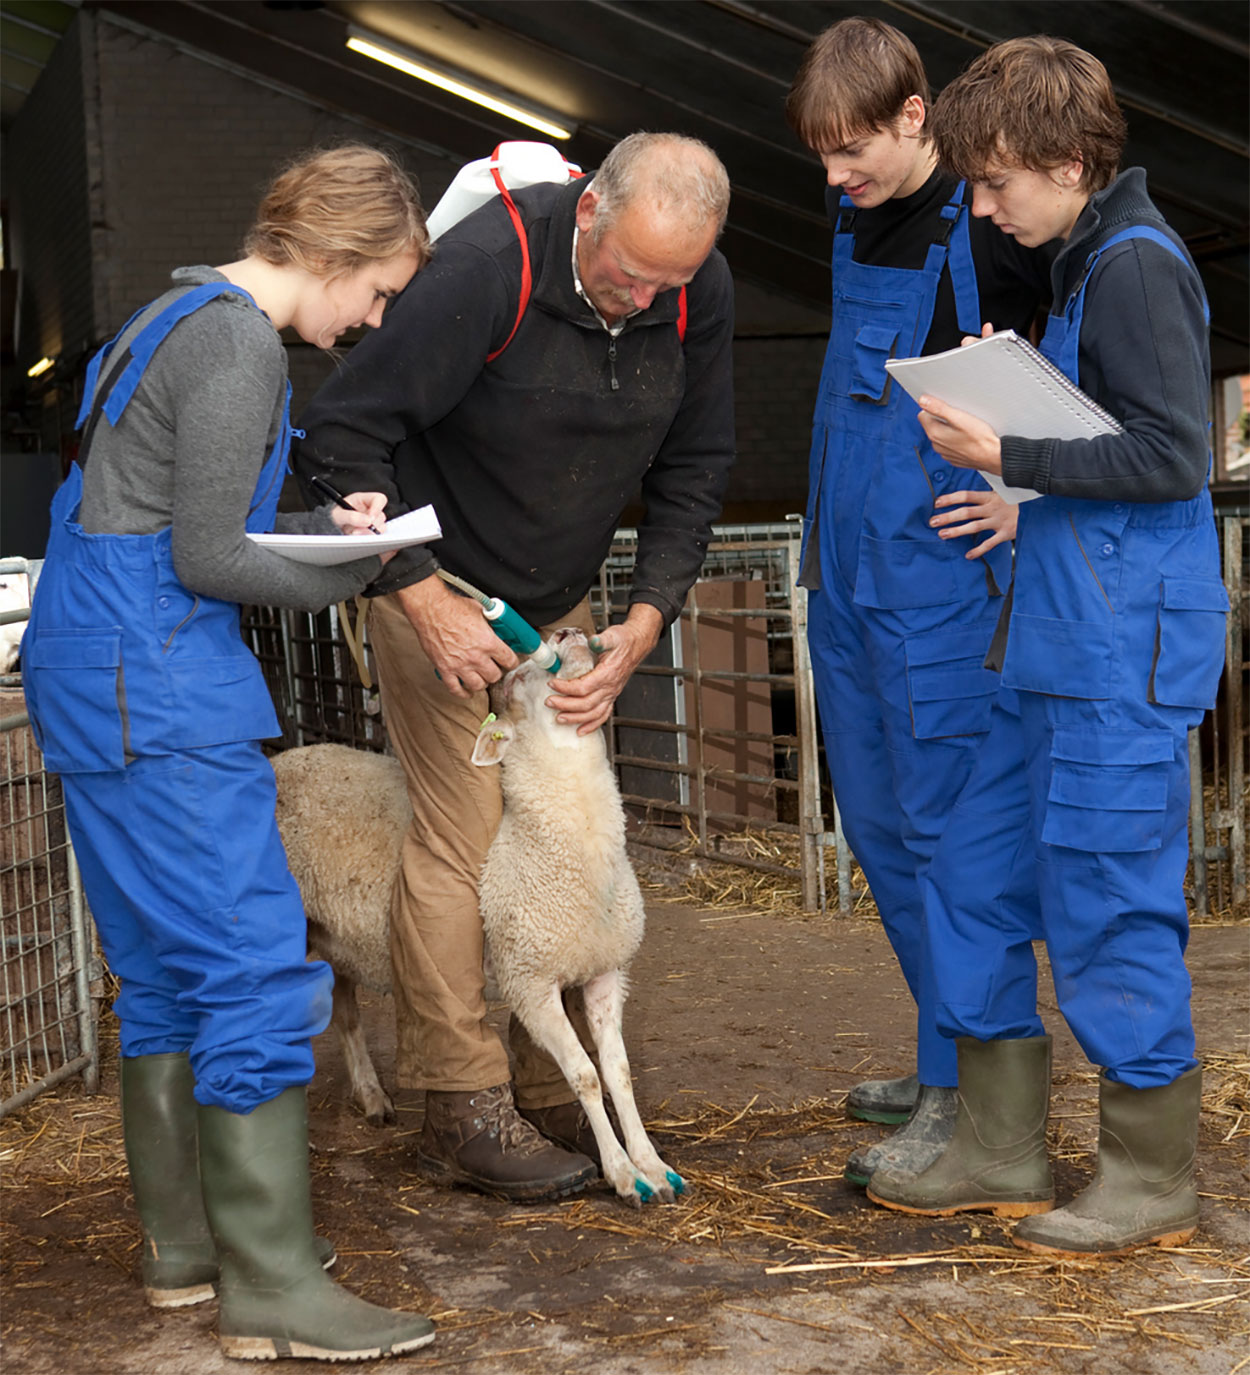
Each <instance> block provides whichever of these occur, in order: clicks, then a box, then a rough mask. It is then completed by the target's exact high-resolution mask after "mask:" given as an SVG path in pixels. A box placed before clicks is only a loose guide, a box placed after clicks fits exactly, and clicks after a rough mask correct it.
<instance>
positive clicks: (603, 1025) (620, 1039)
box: [582, 969, 686, 1203]
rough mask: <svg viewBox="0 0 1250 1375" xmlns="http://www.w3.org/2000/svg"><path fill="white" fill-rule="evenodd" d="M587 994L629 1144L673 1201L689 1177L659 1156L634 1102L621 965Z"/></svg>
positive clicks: (660, 1193)
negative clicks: (683, 1175) (685, 1178)
mask: <svg viewBox="0 0 1250 1375" xmlns="http://www.w3.org/2000/svg"><path fill="white" fill-rule="evenodd" d="M582 999H583V1001H584V1003H585V1007H586V1020H587V1022H588V1023H589V1024H590V1030H591V1034H592V1035H593V1036H594V1038H595V1048H596V1049H597V1050H598V1052H599V1067H600V1069H601V1070H602V1071H603V1078H604V1082H605V1083H606V1084H607V1086H608V1092H609V1093H610V1094H611V1095H612V1102H613V1105H614V1106H615V1108H616V1115H617V1117H618V1119H619V1120H620V1124H621V1131H622V1132H623V1133H624V1135H625V1149H626V1150H627V1151H628V1152H629V1158H630V1159H631V1160H632V1161H633V1162H634V1168H635V1169H636V1170H637V1171H638V1173H639V1174H640V1175H641V1176H642V1178H643V1179H644V1180H645V1181H646V1183H647V1185H648V1187H649V1188H650V1189H651V1191H652V1192H653V1193H654V1194H655V1195H656V1196H657V1197H659V1198H660V1199H662V1200H663V1201H664V1202H665V1203H672V1202H673V1200H674V1198H675V1197H676V1195H678V1194H682V1193H685V1191H686V1181H685V1180H684V1179H682V1177H681V1175H679V1174H678V1173H677V1171H676V1170H674V1169H671V1168H670V1167H669V1166H668V1165H666V1164H665V1163H664V1161H663V1160H661V1159H660V1157H659V1155H658V1153H657V1152H656V1149H655V1147H654V1146H653V1145H652V1144H651V1138H650V1137H649V1136H648V1135H647V1130H646V1128H645V1127H644V1126H643V1125H642V1118H641V1117H640V1116H639V1114H638V1105H637V1103H636V1102H635V1101H634V1085H633V1081H632V1080H631V1078H630V1073H629V1057H628V1056H627V1055H626V1052H625V1037H624V1034H623V1031H622V1020H623V1019H622V1014H623V1012H624V1007H625V976H624V974H623V973H622V972H621V971H620V970H619V969H613V970H611V971H610V972H609V973H607V974H600V975H598V976H596V977H595V978H593V979H591V980H590V982H589V983H587V984H585V985H584V986H583V988H582Z"/></svg>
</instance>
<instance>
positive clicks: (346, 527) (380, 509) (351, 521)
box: [330, 492, 386, 535]
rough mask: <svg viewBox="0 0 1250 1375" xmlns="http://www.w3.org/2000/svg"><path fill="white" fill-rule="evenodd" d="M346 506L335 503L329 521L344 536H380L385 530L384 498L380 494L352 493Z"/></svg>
mask: <svg viewBox="0 0 1250 1375" xmlns="http://www.w3.org/2000/svg"><path fill="white" fill-rule="evenodd" d="M343 501H344V502H345V503H346V505H340V504H339V503H338V502H335V503H334V504H333V505H332V506H331V507H330V519H331V520H333V521H334V523H335V525H337V526H338V527H339V529H340V530H341V531H342V532H343V534H345V535H380V534H381V533H382V531H383V530H384V529H385V528H386V497H385V495H384V494H383V493H382V492H352V493H351V494H350V495H349V496H345V497H344V498H343Z"/></svg>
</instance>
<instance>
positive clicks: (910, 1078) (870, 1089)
mask: <svg viewBox="0 0 1250 1375" xmlns="http://www.w3.org/2000/svg"><path fill="white" fill-rule="evenodd" d="M919 1097H920V1078H919V1076H918V1075H915V1074H905V1075H903V1077H902V1078H901V1079H865V1080H864V1082H863V1083H862V1084H856V1085H855V1087H854V1088H853V1089H852V1090H851V1091H850V1093H848V1094H847V1095H846V1111H847V1115H848V1116H849V1117H858V1118H859V1120H860V1121H861V1122H884V1123H886V1124H887V1125H888V1126H893V1125H894V1124H895V1123H896V1122H906V1121H907V1119H908V1118H909V1117H910V1116H911V1115H912V1111H913V1110H914V1109H915V1106H916V1100H917V1099H918V1098H919Z"/></svg>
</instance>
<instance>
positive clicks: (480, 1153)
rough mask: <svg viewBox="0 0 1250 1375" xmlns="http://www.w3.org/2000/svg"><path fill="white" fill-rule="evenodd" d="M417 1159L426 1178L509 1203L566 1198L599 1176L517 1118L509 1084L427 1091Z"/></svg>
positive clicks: (589, 1162) (581, 1159) (580, 1159)
mask: <svg viewBox="0 0 1250 1375" xmlns="http://www.w3.org/2000/svg"><path fill="white" fill-rule="evenodd" d="M416 1157H417V1163H418V1164H419V1165H420V1166H421V1169H422V1171H423V1173H425V1174H426V1176H427V1177H428V1178H430V1179H433V1180H435V1181H437V1182H439V1183H446V1184H467V1185H468V1186H469V1187H470V1188H471V1189H476V1190H478V1192H479V1193H484V1194H493V1195H494V1196H495V1197H496V1198H503V1199H507V1200H509V1201H510V1202H515V1203H522V1202H525V1203H539V1202H544V1201H547V1200H550V1199H556V1198H567V1197H568V1196H569V1195H570V1194H576V1193H579V1192H580V1191H581V1190H582V1189H584V1188H585V1187H586V1186H587V1185H588V1184H589V1183H591V1182H592V1181H593V1180H594V1179H596V1178H597V1177H598V1174H599V1170H598V1167H597V1166H596V1165H595V1163H594V1161H593V1160H588V1159H587V1158H586V1157H585V1156H584V1155H578V1154H576V1153H575V1152H572V1151H565V1150H561V1149H560V1147H559V1146H555V1145H553V1144H552V1143H551V1142H550V1141H548V1140H546V1138H545V1137H543V1136H541V1135H540V1134H539V1133H538V1132H537V1131H536V1130H535V1129H534V1128H533V1127H532V1126H531V1125H530V1124H529V1123H528V1122H526V1121H525V1119H524V1118H522V1117H521V1116H520V1115H519V1114H518V1113H517V1110H516V1107H515V1105H514V1104H513V1101H512V1085H511V1084H496V1085H495V1087H494V1088H490V1089H478V1090H477V1091H476V1092H474V1093H447V1092H443V1091H438V1090H433V1089H430V1090H427V1091H426V1095H425V1126H424V1127H423V1128H422V1130H421V1137H420V1140H419V1141H418V1142H417V1150H416Z"/></svg>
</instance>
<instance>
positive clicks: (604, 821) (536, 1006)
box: [473, 628, 685, 1204]
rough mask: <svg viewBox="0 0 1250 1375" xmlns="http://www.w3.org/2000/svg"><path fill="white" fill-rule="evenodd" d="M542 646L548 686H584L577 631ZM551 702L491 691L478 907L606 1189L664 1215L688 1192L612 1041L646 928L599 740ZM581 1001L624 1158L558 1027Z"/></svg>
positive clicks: (508, 995) (527, 681) (578, 1056)
mask: <svg viewBox="0 0 1250 1375" xmlns="http://www.w3.org/2000/svg"><path fill="white" fill-rule="evenodd" d="M551 643H553V644H554V645H555V647H556V649H557V652H558V653H559V655H560V657H561V660H562V665H563V666H562V667H561V669H560V672H559V674H558V675H557V676H559V677H567V678H575V677H580V676H581V675H582V674H583V673H586V672H588V671H589V669H590V668H591V667H592V666H593V662H594V660H593V656H592V655H591V652H590V649H589V648H588V646H587V644H586V637H585V635H584V634H583V633H582V632H581V631H580V630H575V629H571V628H566V629H563V630H558V631H556V633H555V635H554V636H552V640H551ZM550 690H551V689H550V675H549V674H548V673H546V672H545V671H544V670H543V669H540V668H539V667H538V666H537V664H535V663H534V662H533V660H530V659H526V660H524V661H523V662H522V663H521V665H520V666H519V667H518V668H515V669H513V670H512V672H511V673H509V674H508V675H507V677H506V678H505V679H504V680H503V683H502V684H501V685H500V687H499V689H497V690H495V689H492V693H491V700H492V704H495V703H496V702H498V703H499V705H498V706H497V707H496V711H497V713H498V719H497V720H496V721H494V722H489V721H488V722H487V723H486V724H485V725H484V726H483V727H482V730H481V732H480V733H479V735H478V741H477V745H476V747H475V749H474V751H473V762H474V763H475V764H479V765H489V764H496V763H502V765H503V820H502V821H501V822H500V825H499V830H498V832H497V834H496V836H495V839H494V841H493V842H492V843H491V847H490V849H489V851H488V852H487V855H486V863H485V865H484V866H483V868H482V882H481V889H480V895H479V896H480V906H481V911H482V924H483V927H484V928H485V932H486V942H487V947H488V949H489V957H490V962H491V965H492V967H493V972H494V976H495V978H496V980H497V981H498V984H499V991H500V993H501V994H502V996H503V998H504V999H505V1001H506V1002H507V1003H508V1005H509V1006H510V1007H511V1008H512V1010H513V1011H514V1012H515V1013H516V1015H517V1016H518V1017H519V1018H520V1019H521V1022H522V1023H523V1024H524V1026H525V1029H526V1030H527V1031H528V1032H529V1034H530V1036H531V1037H532V1038H533V1039H534V1041H535V1042H536V1043H537V1044H538V1045H540V1046H542V1048H543V1049H544V1050H546V1051H547V1053H548V1054H549V1055H551V1056H552V1057H553V1058H554V1059H555V1061H556V1063H557V1064H558V1065H559V1066H560V1069H561V1071H562V1072H563V1074H564V1077H565V1078H566V1079H567V1080H568V1082H569V1085H570V1087H571V1088H572V1089H573V1091H574V1092H575V1093H576V1094H577V1097H578V1099H579V1100H580V1101H581V1105H582V1108H583V1109H584V1110H585V1113H586V1116H587V1118H588V1119H589V1121H590V1125H591V1128H592V1129H593V1131H594V1134H595V1142H596V1144H597V1145H598V1147H599V1159H600V1163H601V1167H602V1169H603V1174H604V1178H605V1179H607V1181H608V1182H609V1183H610V1184H611V1185H612V1187H613V1188H614V1189H615V1190H616V1192H617V1194H618V1195H619V1196H620V1197H621V1198H624V1199H627V1200H628V1201H630V1202H631V1203H635V1204H639V1203H642V1202H644V1201H646V1200H648V1199H651V1198H660V1199H663V1200H665V1201H666V1202H670V1203H671V1202H672V1201H673V1199H674V1197H675V1196H676V1195H677V1194H679V1193H682V1192H683V1191H684V1189H685V1183H684V1181H683V1180H682V1177H681V1176H680V1175H679V1174H678V1173H677V1172H676V1171H675V1170H672V1169H670V1168H669V1167H668V1166H667V1165H666V1164H665V1163H664V1161H663V1160H661V1159H660V1157H659V1156H658V1155H657V1154H656V1151H655V1147H654V1146H653V1145H652V1144H651V1141H650V1139H649V1138H648V1136H647V1133H646V1131H645V1129H644V1128H643V1125H642V1119H641V1118H640V1117H639V1115H638V1108H637V1106H636V1104H635V1102H634V1091H633V1085H632V1083H631V1081H630V1074H629V1060H628V1058H627V1057H626V1054H625V1042H624V1039H623V1037H622V1034H621V1018H622V1010H623V1008H624V1004H625V995H626V990H627V980H626V974H625V971H626V969H627V968H628V966H629V962H630V961H631V960H632V959H633V957H634V954H635V953H636V952H637V950H638V947H639V946H640V945H641V944H642V936H643V926H644V922H645V915H644V911H643V904H642V894H641V892H640V891H639V889H638V880H637V878H636V877H635V876H634V871H633V869H632V868H631V867H630V863H629V859H628V857H627V855H626V853H625V812H624V809H623V807H622V806H621V796H620V792H619V790H618V788H617V785H616V778H615V776H614V775H613V772H612V768H611V765H610V764H609V762H608V758H607V752H606V749H605V747H604V740H603V732H602V731H594V732H592V733H591V734H589V735H578V733H577V730H576V727H574V726H570V725H561V724H560V722H559V721H557V719H556V714H555V712H553V711H552V710H551V709H550V708H549V707H547V706H546V705H545V700H546V698H547V696H548V695H549V694H550ZM577 987H580V988H581V989H582V996H583V999H584V1001H585V1008H586V1020H587V1022H588V1023H589V1026H590V1030H591V1034H592V1035H593V1037H594V1041H595V1048H596V1049H597V1050H598V1052H599V1064H600V1067H601V1069H602V1071H603V1077H604V1079H605V1080H606V1082H607V1087H608V1092H609V1094H610V1095H611V1097H612V1103H613V1105H614V1107H615V1108H616V1114H617V1117H618V1119H619V1120H620V1123H621V1129H622V1131H623V1133H624V1136H625V1147H624V1149H622V1146H621V1143H620V1142H619V1141H618V1140H617V1139H616V1135H615V1133H614V1132H613V1130H612V1126H611V1123H610V1122H609V1120H608V1115H607V1112H606V1110H605V1108H604V1103H603V1088H602V1085H601V1084H600V1082H599V1076H598V1074H596V1072H595V1067H594V1064H593V1062H592V1061H591V1058H590V1056H589V1055H588V1054H587V1053H586V1051H585V1050H584V1049H583V1047H582V1044H581V1042H580V1041H579V1039H578V1036H577V1032H576V1031H575V1030H574V1029H573V1026H572V1024H571V1023H570V1021H569V1019H568V1017H567V1015H566V1014H565V1010H564V1003H563V1000H562V998H561V993H562V991H563V990H564V989H566V988H577Z"/></svg>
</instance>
